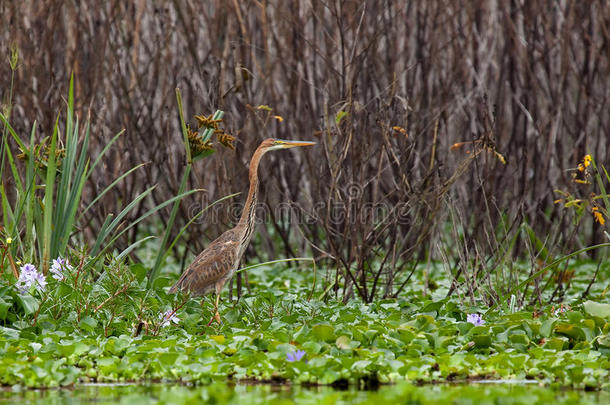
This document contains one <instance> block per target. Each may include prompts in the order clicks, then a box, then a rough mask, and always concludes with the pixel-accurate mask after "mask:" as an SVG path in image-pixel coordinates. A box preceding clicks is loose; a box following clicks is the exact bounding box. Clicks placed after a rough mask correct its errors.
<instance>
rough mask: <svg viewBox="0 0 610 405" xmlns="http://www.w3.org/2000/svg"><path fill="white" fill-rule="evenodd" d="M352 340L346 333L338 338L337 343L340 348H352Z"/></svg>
mask: <svg viewBox="0 0 610 405" xmlns="http://www.w3.org/2000/svg"><path fill="white" fill-rule="evenodd" d="M351 343H352V341H351V339H350V338H349V337H347V336H345V335H341V336H339V337H338V338H337V340H336V341H335V345H336V346H337V348H338V349H341V350H350V349H351V348H352V344H351Z"/></svg>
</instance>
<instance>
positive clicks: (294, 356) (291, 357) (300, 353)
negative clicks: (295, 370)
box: [286, 350, 305, 363]
mask: <svg viewBox="0 0 610 405" xmlns="http://www.w3.org/2000/svg"><path fill="white" fill-rule="evenodd" d="M304 356H305V350H297V351H296V352H288V353H286V361H289V362H291V363H292V362H295V361H301V359H302V358H303V357H304Z"/></svg>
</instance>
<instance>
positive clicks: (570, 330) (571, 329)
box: [554, 323, 586, 340]
mask: <svg viewBox="0 0 610 405" xmlns="http://www.w3.org/2000/svg"><path fill="white" fill-rule="evenodd" d="M554 330H555V333H559V334H561V335H564V336H567V337H569V338H572V339H574V340H585V339H586V335H585V332H584V331H583V330H582V329H581V328H579V327H578V326H576V325H572V324H569V323H559V324H557V325H555V329H554Z"/></svg>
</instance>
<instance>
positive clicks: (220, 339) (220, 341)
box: [210, 335, 225, 344]
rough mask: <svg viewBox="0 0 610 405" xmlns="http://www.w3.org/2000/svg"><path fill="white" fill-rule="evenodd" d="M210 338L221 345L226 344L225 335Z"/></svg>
mask: <svg viewBox="0 0 610 405" xmlns="http://www.w3.org/2000/svg"><path fill="white" fill-rule="evenodd" d="M210 338H211V339H212V340H213V341H215V342H216V343H219V344H223V343H224V342H225V337H224V336H223V335H210Z"/></svg>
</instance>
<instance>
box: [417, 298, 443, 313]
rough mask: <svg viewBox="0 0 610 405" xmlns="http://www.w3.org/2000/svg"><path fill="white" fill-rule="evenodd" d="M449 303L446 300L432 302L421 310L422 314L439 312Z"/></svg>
mask: <svg viewBox="0 0 610 405" xmlns="http://www.w3.org/2000/svg"><path fill="white" fill-rule="evenodd" d="M446 302H447V300H446V299H444V300H441V301H436V302H431V303H429V304H427V305H425V306H424V307H423V308H422V309H420V311H421V312H438V311H439V310H440V309H441V308H442V307H443V305H445V303H446Z"/></svg>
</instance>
